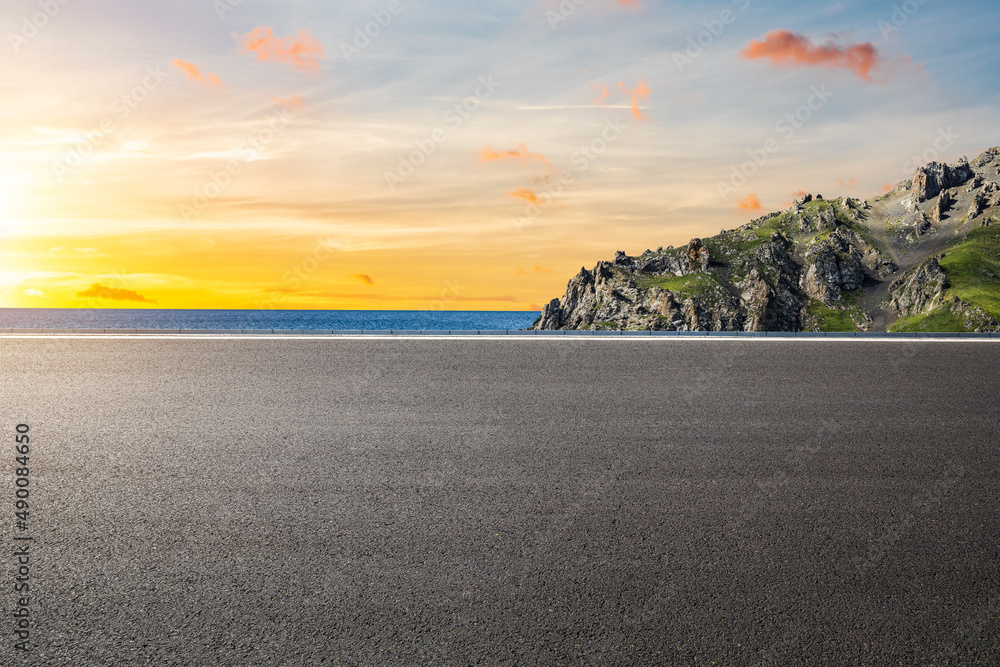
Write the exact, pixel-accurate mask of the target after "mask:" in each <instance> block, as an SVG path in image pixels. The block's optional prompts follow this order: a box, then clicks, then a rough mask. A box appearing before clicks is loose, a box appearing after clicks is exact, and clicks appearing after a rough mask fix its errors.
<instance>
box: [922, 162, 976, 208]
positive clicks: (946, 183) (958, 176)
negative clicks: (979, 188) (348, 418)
mask: <svg viewBox="0 0 1000 667" xmlns="http://www.w3.org/2000/svg"><path fill="white" fill-rule="evenodd" d="M973 175H974V172H973V171H972V167H971V166H970V165H969V162H968V160H966V159H965V158H962V159H961V160H960V161H959V162H958V164H956V165H954V166H952V165H947V164H941V163H940V162H931V163H930V164H928V165H927V166H924V167H920V168H919V169H917V171H916V173H914V175H913V185H912V190H913V194H915V195H916V196H917V198H918V199H919V200H920V201H927V200H928V199H933V198H934V197H937V196H938V195H939V194H940V193H941V191H942V190H947V189H948V188H955V187H958V186H960V185H964V184H965V182H966V181H968V180H969V179H970V178H972V177H973Z"/></svg>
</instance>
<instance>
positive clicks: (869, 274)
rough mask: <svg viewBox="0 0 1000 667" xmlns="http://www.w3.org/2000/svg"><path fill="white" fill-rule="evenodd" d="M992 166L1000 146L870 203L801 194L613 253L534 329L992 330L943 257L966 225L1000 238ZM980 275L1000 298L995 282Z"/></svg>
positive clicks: (927, 170) (919, 173)
mask: <svg viewBox="0 0 1000 667" xmlns="http://www.w3.org/2000/svg"><path fill="white" fill-rule="evenodd" d="M997 165H1000V148H998V149H992V150H991V151H987V153H984V154H983V155H981V156H980V157H979V158H977V160H975V161H974V162H973V163H972V164H969V162H968V161H967V160H965V159H962V160H961V161H960V162H958V163H957V164H955V165H944V164H940V163H931V164H928V165H927V166H925V167H921V168H919V169H917V170H916V172H915V174H914V177H913V179H911V180H908V181H903V182H901V183H899V184H897V185H896V187H895V188H893V189H891V190H890V191H889V192H888V193H887V194H885V195H883V196H882V197H879V198H877V199H873V200H870V201H861V200H858V199H853V198H846V199H834V200H829V199H823V198H822V197H820V196H819V195H816V196H813V195H804V196H802V197H801V198H799V199H797V200H795V201H794V202H793V203H792V205H791V206H790V207H789V208H788V209H786V210H784V211H778V212H774V213H770V214H768V215H765V216H762V217H760V218H758V219H756V220H753V221H751V222H749V223H747V224H746V225H743V226H742V227H739V228H737V229H733V230H729V231H726V230H723V231H722V232H720V233H719V234H718V235H716V236H714V237H711V238H696V239H692V240H691V241H690V242H689V243H688V244H686V245H683V246H681V247H678V248H674V247H668V248H666V249H664V248H663V247H659V248H657V250H655V251H653V250H646V251H645V252H643V253H642V254H641V255H638V256H630V255H628V254H627V253H626V252H624V251H618V252H617V253H616V254H615V256H614V259H613V260H612V261H610V262H600V263H598V264H597V266H595V267H594V268H593V269H591V270H587V269H586V268H581V270H580V272H579V273H578V274H577V275H576V276H574V277H573V278H572V279H571V280H570V281H569V283H568V284H567V286H566V292H565V294H564V295H563V297H562V298H560V299H553V300H552V301H551V302H549V303H548V304H546V305H545V307H544V308H543V309H542V313H541V317H539V319H538V320H537V321H536V322H535V325H534V328H536V329H590V330H612V329H613V330H652V331H802V330H834V331H839V330H861V331H864V330H869V329H870V328H871V327H872V326H874V323H875V322H876V318H878V321H880V322H888V323H890V324H891V323H892V321H894V319H895V318H897V317H898V318H923V319H922V320H921V322H924V321H925V320H928V318H931V319H933V317H938V315H937V314H939V313H941V312H948V313H951V315H952V316H954V317H953V319H952V320H950V322H952V324H951V325H949V326H952V325H954V318H957V319H958V320H959V321H960V322H962V323H964V324H962V325H961V326H965V327H967V329H968V330H970V331H971V330H993V328H994V327H996V326H997V324H996V320H995V319H994V314H992V313H991V312H988V308H985V309H984V308H983V306H982V305H980V304H977V303H974V302H975V295H974V294H973V295H972V296H964V297H962V296H959V293H956V291H955V289H953V287H952V284H951V283H950V282H949V279H948V273H947V271H946V270H945V269H944V268H943V267H942V265H941V263H940V260H941V258H942V257H943V256H944V254H943V253H942V251H945V252H947V250H946V249H947V248H948V247H950V246H949V243H955V242H958V241H959V240H961V239H962V238H965V237H967V236H968V235H969V233H970V231H971V230H972V229H976V230H986V231H984V232H981V233H985V234H995V235H997V236H998V237H1000V228H998V227H997V226H996V225H995V222H994V221H995V220H996V219H997V214H998V213H1000V211H998V210H997V209H998V208H1000V207H998V202H996V201H994V199H996V197H995V196H991V195H994V193H998V192H1000V175H997V174H994V173H992V171H995V167H996V166H997ZM959 211H960V212H965V211H968V214H967V215H966V216H965V217H962V215H961V214H960V213H957V212H959ZM975 218H979V219H980V220H978V221H977V223H976V224H975V225H973V224H972V223H971V220H972V219H975ZM967 223H968V224H967ZM991 225H992V226H991ZM963 235H964V236H963ZM997 243H1000V238H998V239H997ZM990 247H992V246H990ZM991 252H992V251H991ZM998 262H1000V258H998ZM953 264H954V263H953ZM950 265H951V264H949V266H950ZM997 273H1000V270H997ZM987 274H988V275H987ZM983 276H984V277H983V279H984V280H992V281H994V282H995V283H996V286H997V291H998V292H1000V278H997V277H996V276H993V275H992V273H989V272H988V271H987V272H985V273H983ZM978 279H979V278H976V280H978ZM966 282H968V281H966ZM963 299H964V300H963ZM970 299H971V302H970ZM938 319H940V317H938ZM934 321H937V320H934ZM880 326H882V327H885V326H886V324H884V323H883V324H880Z"/></svg>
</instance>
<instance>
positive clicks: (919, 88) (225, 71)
mask: <svg viewBox="0 0 1000 667" xmlns="http://www.w3.org/2000/svg"><path fill="white" fill-rule="evenodd" d="M997 26H1000V6H998V5H997V3H995V2H971V1H968V0H959V1H952V2H941V1H938V0H923V1H920V0H906V1H900V0H897V1H896V2H870V1H865V2H860V1H849V0H843V1H842V2H832V3H827V2H819V3H800V2H791V1H785V0H774V1H770V2H768V1H764V0H716V1H715V2H677V1H669V0H564V1H563V2H559V1H558V0H505V1H504V2H494V1H488V0H484V1H480V2H458V1H455V0H440V1H434V2H430V1H424V2H412V1H408V0H386V1H382V0H376V1H373V2H337V1H329V0H324V1H320V0H314V1H305V0H303V1H298V2H296V1H290V0H281V1H280V2H279V1H278V0H243V1H242V2H240V1H239V0H215V1H214V2H213V0H197V1H195V0H175V1H172V2H169V3H167V2H137V1H136V0H4V2H3V7H2V9H0V36H2V39H0V54H2V55H0V63H2V65H3V67H2V69H0V96H2V99H3V104H2V105H0V307H50V308H52V307H130V308H131V307H159V308H271V307H277V308H302V309H318V308H319V309H344V308H348V309H355V308H357V309H405V310H425V309H445V310H537V309H538V308H539V306H540V304H542V303H544V302H547V301H548V300H549V299H551V298H553V297H556V296H559V295H561V294H562V292H563V290H564V287H565V284H566V281H567V279H568V278H570V277H571V276H572V275H573V274H574V273H576V272H577V271H579V269H580V267H581V266H587V267H588V268H589V267H591V266H593V265H594V264H595V263H596V262H597V261H599V260H602V259H610V258H611V257H613V256H614V253H615V251H616V250H625V251H626V252H628V253H630V254H639V253H641V252H642V251H644V250H645V249H647V248H653V249H655V248H656V247H657V246H661V245H662V246H668V245H679V244H681V243H687V241H688V240H689V239H690V238H692V237H695V236H707V235H713V234H716V233H718V232H719V230H720V229H722V228H729V227H734V226H737V225H740V224H743V223H744V222H746V221H748V220H750V219H752V218H755V217H758V216H760V215H762V214H763V213H765V212H767V211H771V210H777V209H780V208H783V207H785V206H787V205H788V202H790V201H791V199H792V198H793V197H794V196H795V193H796V192H799V191H805V192H812V193H820V194H823V195H824V196H827V197H835V196H840V195H851V196H855V197H862V198H868V197H872V196H875V195H878V194H880V193H881V192H883V190H884V188H886V187H887V186H891V185H892V184H894V183H895V182H897V181H899V180H902V179H905V178H908V177H909V176H911V175H912V172H913V169H914V167H916V166H918V165H919V164H921V163H922V162H924V161H926V160H928V159H933V158H938V159H941V160H947V161H954V160H956V159H958V158H959V157H961V156H963V155H968V156H969V158H970V159H971V158H973V157H974V156H975V155H977V154H978V153H979V152H980V151H982V150H984V149H986V148H989V147H991V146H994V145H998V144H1000V62H998V60H1000V57H998V56H1000V48H998V47H997V43H998V42H997V37H998V28H997ZM366 31H367V34H366ZM752 161H754V162H752ZM741 168H742V171H743V173H740V169H741ZM748 172H749V176H747V175H746V173H748Z"/></svg>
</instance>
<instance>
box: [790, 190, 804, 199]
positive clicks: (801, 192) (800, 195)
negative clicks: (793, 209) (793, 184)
mask: <svg viewBox="0 0 1000 667" xmlns="http://www.w3.org/2000/svg"><path fill="white" fill-rule="evenodd" d="M807 194H808V193H807V192H806V191H805V190H796V191H795V192H793V193H792V196H793V197H795V198H796V199H802V198H803V197H805V196H806V195H807Z"/></svg>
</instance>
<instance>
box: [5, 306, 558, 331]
mask: <svg viewBox="0 0 1000 667" xmlns="http://www.w3.org/2000/svg"><path fill="white" fill-rule="evenodd" d="M539 315H540V313H537V312H497V311H474V312H469V311H433V310H147V309H136V310H131V309H96V308H95V309H90V308H66V309H63V308H0V329H310V330H328V329H355V330H356V329H366V330H375V331H379V330H392V329H395V330H408V331H417V330H419V331H459V330H461V331H471V330H478V331H507V330H517V329H527V328H528V327H530V326H531V325H532V324H533V323H534V322H535V320H536V319H538V316H539Z"/></svg>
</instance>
